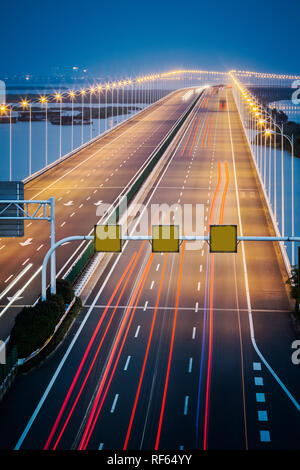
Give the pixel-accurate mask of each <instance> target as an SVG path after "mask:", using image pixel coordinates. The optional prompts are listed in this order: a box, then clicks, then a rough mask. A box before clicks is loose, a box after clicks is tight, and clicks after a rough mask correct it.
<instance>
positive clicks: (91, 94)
mask: <svg viewBox="0 0 300 470" xmlns="http://www.w3.org/2000/svg"><path fill="white" fill-rule="evenodd" d="M94 93H95V88H94V87H92V88H91V89H90V140H92V138H93V106H92V96H93V94H94Z"/></svg>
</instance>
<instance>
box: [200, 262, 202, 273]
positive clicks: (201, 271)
mask: <svg viewBox="0 0 300 470" xmlns="http://www.w3.org/2000/svg"><path fill="white" fill-rule="evenodd" d="M200 273H202V264H200Z"/></svg>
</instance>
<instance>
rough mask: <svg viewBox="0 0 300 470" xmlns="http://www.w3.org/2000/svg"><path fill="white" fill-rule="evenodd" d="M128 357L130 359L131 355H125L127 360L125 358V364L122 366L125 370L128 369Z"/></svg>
mask: <svg viewBox="0 0 300 470" xmlns="http://www.w3.org/2000/svg"><path fill="white" fill-rule="evenodd" d="M130 359H131V356H128V357H127V360H126V363H125V366H124V370H127V369H128V366H129V362H130Z"/></svg>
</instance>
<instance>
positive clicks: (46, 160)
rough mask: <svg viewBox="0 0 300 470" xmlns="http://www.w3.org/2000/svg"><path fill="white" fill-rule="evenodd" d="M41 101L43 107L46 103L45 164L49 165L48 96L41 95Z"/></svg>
mask: <svg viewBox="0 0 300 470" xmlns="http://www.w3.org/2000/svg"><path fill="white" fill-rule="evenodd" d="M40 103H41V107H42V108H43V105H45V145H46V147H45V166H47V165H48V126H47V121H48V106H47V104H48V100H47V98H46V96H41V97H40Z"/></svg>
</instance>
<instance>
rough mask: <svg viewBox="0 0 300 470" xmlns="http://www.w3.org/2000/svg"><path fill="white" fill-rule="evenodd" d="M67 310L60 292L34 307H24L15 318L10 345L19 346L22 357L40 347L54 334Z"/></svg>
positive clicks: (19, 354) (19, 353)
mask: <svg viewBox="0 0 300 470" xmlns="http://www.w3.org/2000/svg"><path fill="white" fill-rule="evenodd" d="M64 312H65V302H64V299H63V297H62V295H60V294H56V295H48V296H47V300H46V302H41V301H40V302H38V303H37V304H36V305H35V306H34V307H24V308H23V309H22V310H21V312H20V313H19V314H18V315H17V317H16V319H15V324H14V326H13V329H12V331H11V334H10V341H9V346H11V347H12V346H15V345H17V346H18V356H19V357H20V358H23V357H27V356H29V355H30V354H31V353H32V352H33V351H36V350H37V349H39V348H40V347H41V346H43V344H44V343H45V341H46V340H47V339H48V338H49V337H50V336H51V335H52V334H53V332H54V329H55V326H56V325H57V323H58V322H59V320H60V318H61V317H62V315H63V314H64Z"/></svg>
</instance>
